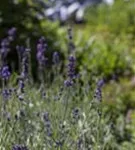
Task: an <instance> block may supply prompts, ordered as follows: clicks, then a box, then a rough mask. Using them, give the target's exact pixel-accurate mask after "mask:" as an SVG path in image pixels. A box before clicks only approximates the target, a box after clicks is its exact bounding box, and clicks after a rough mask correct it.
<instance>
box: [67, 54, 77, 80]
mask: <svg viewBox="0 0 135 150" xmlns="http://www.w3.org/2000/svg"><path fill="white" fill-rule="evenodd" d="M75 62H76V59H75V57H74V56H72V55H71V56H69V64H68V77H69V78H70V79H71V80H72V79H74V78H75V76H76V75H75Z"/></svg>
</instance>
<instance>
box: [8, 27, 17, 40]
mask: <svg viewBox="0 0 135 150" xmlns="http://www.w3.org/2000/svg"><path fill="white" fill-rule="evenodd" d="M15 35H16V28H15V27H12V28H11V29H9V30H8V38H9V40H10V41H13V40H14V38H15Z"/></svg>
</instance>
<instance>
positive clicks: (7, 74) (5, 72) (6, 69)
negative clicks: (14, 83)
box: [0, 66, 11, 80]
mask: <svg viewBox="0 0 135 150" xmlns="http://www.w3.org/2000/svg"><path fill="white" fill-rule="evenodd" d="M0 74H1V77H2V79H3V80H8V79H9V77H10V75H11V73H10V71H9V67H8V66H3V67H2V69H1V72H0Z"/></svg>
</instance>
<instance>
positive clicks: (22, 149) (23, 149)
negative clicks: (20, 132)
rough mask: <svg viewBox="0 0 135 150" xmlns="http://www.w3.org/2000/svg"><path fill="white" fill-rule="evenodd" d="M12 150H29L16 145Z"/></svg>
mask: <svg viewBox="0 0 135 150" xmlns="http://www.w3.org/2000/svg"><path fill="white" fill-rule="evenodd" d="M12 150H28V148H27V147H26V146H22V145H14V146H13V148H12Z"/></svg>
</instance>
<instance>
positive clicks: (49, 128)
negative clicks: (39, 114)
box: [43, 112, 52, 137]
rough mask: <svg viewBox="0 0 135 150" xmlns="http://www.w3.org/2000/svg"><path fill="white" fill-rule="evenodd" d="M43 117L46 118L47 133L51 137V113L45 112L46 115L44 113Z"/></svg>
mask: <svg viewBox="0 0 135 150" xmlns="http://www.w3.org/2000/svg"><path fill="white" fill-rule="evenodd" d="M43 118H44V123H45V128H46V133H47V135H48V136H49V137H50V136H52V129H51V122H50V119H49V113H48V112H45V113H44V115H43Z"/></svg>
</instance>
